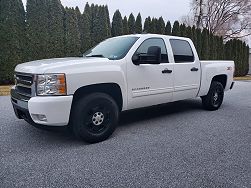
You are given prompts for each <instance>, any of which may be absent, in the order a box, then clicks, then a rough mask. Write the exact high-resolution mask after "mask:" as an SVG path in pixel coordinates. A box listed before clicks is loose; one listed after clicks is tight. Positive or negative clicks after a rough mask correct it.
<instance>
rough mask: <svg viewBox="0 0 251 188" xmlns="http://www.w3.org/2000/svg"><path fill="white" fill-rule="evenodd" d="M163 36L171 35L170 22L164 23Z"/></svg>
mask: <svg viewBox="0 0 251 188" xmlns="http://www.w3.org/2000/svg"><path fill="white" fill-rule="evenodd" d="M165 34H166V35H172V25H171V22H170V21H168V22H167V23H166V28H165Z"/></svg>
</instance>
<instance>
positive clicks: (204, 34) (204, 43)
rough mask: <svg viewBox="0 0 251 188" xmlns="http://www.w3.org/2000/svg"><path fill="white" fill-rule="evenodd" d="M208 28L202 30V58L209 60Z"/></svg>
mask: <svg viewBox="0 0 251 188" xmlns="http://www.w3.org/2000/svg"><path fill="white" fill-rule="evenodd" d="M208 33H209V32H208V30H207V29H203V31H202V39H201V40H202V54H201V55H202V59H204V60H207V59H209V44H208V37H209V34H208Z"/></svg>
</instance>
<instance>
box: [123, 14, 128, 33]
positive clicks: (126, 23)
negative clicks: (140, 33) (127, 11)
mask: <svg viewBox="0 0 251 188" xmlns="http://www.w3.org/2000/svg"><path fill="white" fill-rule="evenodd" d="M128 34H129V27H128V21H127V17H126V16H125V17H124V19H123V35H128Z"/></svg>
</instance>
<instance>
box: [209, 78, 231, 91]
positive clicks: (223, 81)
mask: <svg viewBox="0 0 251 188" xmlns="http://www.w3.org/2000/svg"><path fill="white" fill-rule="evenodd" d="M214 81H217V82H220V83H221V84H222V85H223V88H224V89H225V88H226V85H227V75H226V74H220V75H216V76H214V77H213V78H212V81H211V83H212V82H214Z"/></svg>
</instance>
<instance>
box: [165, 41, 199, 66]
mask: <svg viewBox="0 0 251 188" xmlns="http://www.w3.org/2000/svg"><path fill="white" fill-rule="evenodd" d="M170 43H171V46H172V50H173V55H174V61H175V63H193V62H194V54H193V50H192V48H191V46H190V44H189V42H187V41H185V40H179V39H171V40H170Z"/></svg>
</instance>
